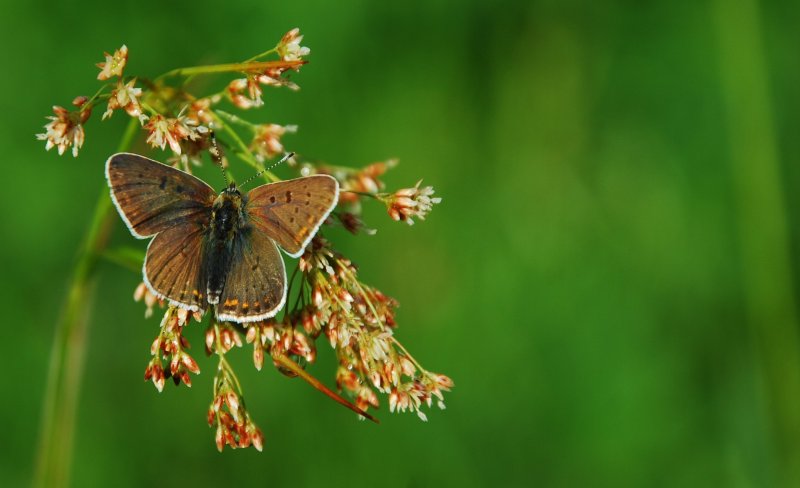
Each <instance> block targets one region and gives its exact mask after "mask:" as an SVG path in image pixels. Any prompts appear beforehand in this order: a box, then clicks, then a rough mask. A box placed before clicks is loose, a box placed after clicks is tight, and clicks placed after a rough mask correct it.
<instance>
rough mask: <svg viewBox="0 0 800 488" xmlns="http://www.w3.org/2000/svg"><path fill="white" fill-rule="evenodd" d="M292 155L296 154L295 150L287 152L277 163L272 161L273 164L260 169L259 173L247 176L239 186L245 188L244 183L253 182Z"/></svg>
mask: <svg viewBox="0 0 800 488" xmlns="http://www.w3.org/2000/svg"><path fill="white" fill-rule="evenodd" d="M292 156H294V153H293V152H290V153H286V154H285V155H284V156H283V157H282V158H281V160H280V161H278V162H277V163H272V164H271V165H269V166H268V167H266V168H264V169H262V170H261V171H259V172H258V173H256V174H254V175H253V176H251V177H250V178H247V179H246V180H244V183H242V184H241V185H239V188H240V189H241V188H243V187H244V185H246V184H248V183H250V182H251V181H253V180H254V179H256V178H258V177H259V176H261V175H263V174H264V173H266V172H267V171H269V170H271V169H272V168H274V167H275V166H278V165H279V164H281V163H283V162H285V161H286V160H287V159H289V158H291V157H292Z"/></svg>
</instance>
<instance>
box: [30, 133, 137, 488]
mask: <svg viewBox="0 0 800 488" xmlns="http://www.w3.org/2000/svg"><path fill="white" fill-rule="evenodd" d="M138 128H139V123H138V120H137V119H135V118H131V119H130V121H129V122H128V126H127V128H126V129H125V133H124V134H123V136H122V140H121V141H120V143H119V147H118V150H119V151H125V150H127V149H128V148H130V146H131V143H132V142H133V139H134V137H135V136H136V132H137V130H138ZM112 209H113V206H112V204H111V198H110V197H109V194H108V189H107V188H105V186H104V187H103V188H102V189H101V191H100V197H99V199H98V200H97V203H96V204H95V208H94V213H93V216H92V221H91V224H90V226H89V228H88V230H87V232H86V236H85V238H84V240H83V243H82V244H81V247H80V251H79V254H78V258H77V262H76V263H75V267H74V268H73V271H72V278H71V279H70V283H69V286H68V288H67V293H66V297H65V299H64V308H63V311H62V313H61V314H60V319H59V322H58V323H57V324H56V330H55V340H54V341H53V348H52V350H51V352H50V365H49V368H48V372H47V383H46V388H45V392H44V398H43V401H42V405H43V408H42V421H41V425H42V427H41V429H42V430H41V432H40V435H39V446H38V452H37V455H36V471H35V473H34V482H33V486H35V487H58V486H66V485H67V484H68V481H69V464H70V459H71V457H72V456H71V451H72V440H73V439H72V437H73V432H74V427H75V412H76V410H77V403H78V397H79V390H80V382H81V377H82V375H83V374H82V373H83V353H84V351H85V347H86V337H87V334H86V332H87V329H88V325H89V313H88V312H89V310H91V306H90V305H89V303H90V302H91V301H92V298H93V296H94V287H93V283H92V282H93V278H94V271H95V265H96V263H97V258H98V257H99V256H100V255H101V254H102V253H103V251H104V249H105V247H106V244H107V243H108V236H109V233H110V231H111V229H112V224H113V223H114V221H115V218H114V217H116V215H115V214H114V213H113V212H112V211H111V210H112Z"/></svg>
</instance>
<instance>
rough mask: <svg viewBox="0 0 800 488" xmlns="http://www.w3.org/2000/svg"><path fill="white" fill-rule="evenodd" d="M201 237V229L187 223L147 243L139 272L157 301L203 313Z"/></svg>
mask: <svg viewBox="0 0 800 488" xmlns="http://www.w3.org/2000/svg"><path fill="white" fill-rule="evenodd" d="M204 234H205V231H204V229H203V228H201V227H199V226H197V225H193V224H191V223H186V224H182V225H178V226H175V227H172V228H170V229H167V230H164V231H161V232H159V233H158V234H157V235H156V236H155V237H154V238H153V240H152V241H150V245H148V246H147V255H146V256H145V259H144V266H143V268H142V271H143V274H144V282H145V284H146V285H147V287H148V288H149V289H150V291H151V292H153V293H154V294H155V295H156V296H157V297H158V298H161V299H167V300H169V302H170V305H174V306H177V307H180V308H184V309H187V310H192V311H200V312H205V306H206V297H205V293H206V284H205V281H206V277H205V276H204V275H203V242H204V239H205V237H204Z"/></svg>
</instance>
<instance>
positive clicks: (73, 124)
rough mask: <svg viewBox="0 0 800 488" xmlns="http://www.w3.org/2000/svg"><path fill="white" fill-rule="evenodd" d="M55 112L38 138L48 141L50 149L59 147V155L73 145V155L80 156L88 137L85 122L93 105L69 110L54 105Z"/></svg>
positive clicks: (48, 148) (46, 147) (46, 144)
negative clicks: (79, 153) (79, 151)
mask: <svg viewBox="0 0 800 488" xmlns="http://www.w3.org/2000/svg"><path fill="white" fill-rule="evenodd" d="M76 100H78V99H76ZM81 102H83V100H82V99H81V100H80V101H79V103H81ZM81 105H83V103H81ZM53 112H55V116H50V117H47V118H48V119H50V122H49V123H48V124H47V125H45V126H44V128H45V132H44V133H42V134H36V138H37V139H39V140H40V141H47V142H46V143H45V149H47V150H48V151H49V150H50V149H52V148H53V147H57V148H58V154H59V155H61V154H64V151H66V150H67V148H69V147H70V146H71V147H72V156H73V157H78V150H79V149H80V148H81V146H83V140H84V139H85V137H86V135H85V132H84V130H83V124H84V123H85V122H86V120H88V119H89V116H90V115H91V114H92V110H91V107H86V108H79V109H78V110H76V111H69V110H67V109H65V108H64V107H59V106H58V105H54V106H53Z"/></svg>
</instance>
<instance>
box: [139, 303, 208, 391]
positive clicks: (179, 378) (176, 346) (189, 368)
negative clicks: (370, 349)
mask: <svg viewBox="0 0 800 488" xmlns="http://www.w3.org/2000/svg"><path fill="white" fill-rule="evenodd" d="M192 316H194V318H195V320H197V321H198V322H199V321H200V320H201V319H202V317H201V316H200V314H197V313H196V314H194V315H193V314H191V313H190V312H189V311H187V310H184V309H179V308H176V307H169V308H168V309H167V312H166V313H165V314H164V318H163V319H162V320H161V331H160V332H159V334H158V337H156V339H155V340H154V341H153V344H152V345H151V346H150V355H151V356H153V359H151V360H150V362H149V363H148V364H147V368H146V369H145V371H144V379H145V381H148V380H152V381H153V384H154V385H155V386H156V388H158V391H162V390H163V389H164V381H165V379H167V378H170V377H171V378H172V380H173V381H174V382H175V384H176V385H178V384H180V383H181V382H182V383H183V384H184V385H186V386H192V379H191V377H190V376H189V373H194V374H199V373H200V367H199V366H198V365H197V361H195V360H194V358H192V356H190V355H189V353H187V352H186V349H189V341H187V340H186V338H185V337H184V336H183V328H184V327H185V326H186V325H187V323H188V321H189V319H190V318H191V317H192ZM164 360H166V361H167V363H168V365H169V367H168V369H166V370H165V369H164Z"/></svg>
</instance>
